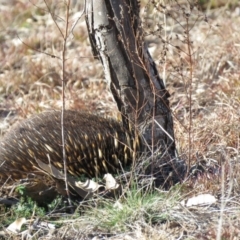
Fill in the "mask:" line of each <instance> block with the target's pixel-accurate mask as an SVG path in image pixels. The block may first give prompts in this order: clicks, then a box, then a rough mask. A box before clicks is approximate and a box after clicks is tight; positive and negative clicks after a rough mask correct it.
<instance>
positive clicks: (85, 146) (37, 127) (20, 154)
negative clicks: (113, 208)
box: [0, 110, 133, 179]
mask: <svg viewBox="0 0 240 240" xmlns="http://www.w3.org/2000/svg"><path fill="white" fill-rule="evenodd" d="M60 119H61V112H60V111H52V112H45V113H41V114H38V115H35V116H33V117H31V118H29V119H27V120H24V121H22V122H21V123H20V124H18V125H16V126H15V127H13V128H12V129H11V130H10V131H9V132H8V133H7V134H6V135H5V136H4V137H3V139H2V140H1V142H0V178H2V179H6V178H7V177H9V176H11V178H12V179H21V178H24V177H26V176H27V175H28V174H29V173H37V172H38V171H39V170H37V168H36V167H38V166H37V163H36V159H37V160H40V161H42V162H43V163H47V164H48V163H49V162H50V163H51V164H52V165H53V166H54V167H56V168H58V169H60V170H61V169H63V158H62V136H61V120H60ZM64 131H65V149H66V159H67V171H68V173H69V174H71V175H73V176H81V175H83V174H84V175H85V176H86V177H95V176H99V175H101V174H104V173H107V172H111V173H113V172H116V169H119V168H120V167H122V166H126V165H128V164H129V163H131V159H132V155H133V151H132V147H133V138H131V134H130V133H129V132H128V131H127V130H126V129H124V127H123V126H122V124H121V123H119V122H117V121H115V120H112V119H107V118H104V117H101V116H99V115H91V114H88V113H82V112H77V111H70V110H68V111H65V113H64ZM121 165H122V166H121Z"/></svg>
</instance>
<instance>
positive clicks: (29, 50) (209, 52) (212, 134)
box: [0, 0, 240, 239]
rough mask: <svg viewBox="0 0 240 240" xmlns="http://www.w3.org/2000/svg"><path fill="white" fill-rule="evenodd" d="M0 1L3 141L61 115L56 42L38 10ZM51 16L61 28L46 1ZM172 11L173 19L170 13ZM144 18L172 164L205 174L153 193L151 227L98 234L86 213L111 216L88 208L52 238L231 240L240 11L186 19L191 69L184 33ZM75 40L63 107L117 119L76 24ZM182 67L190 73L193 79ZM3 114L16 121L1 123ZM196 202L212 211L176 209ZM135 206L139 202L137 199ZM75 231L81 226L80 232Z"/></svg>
mask: <svg viewBox="0 0 240 240" xmlns="http://www.w3.org/2000/svg"><path fill="white" fill-rule="evenodd" d="M1 2H5V4H1V5H0V11H1V15H0V42H1V45H0V117H1V119H0V120H1V121H0V133H1V134H4V133H5V132H6V131H7V129H8V128H9V126H10V125H12V123H13V122H15V121H18V120H19V119H21V118H26V117H29V116H30V115H31V114H34V113H36V112H41V111H44V110H46V109H56V108H57V109H60V108H61V77H60V74H59V73H60V72H61V60H59V59H58V57H61V49H62V44H61V41H62V39H61V37H60V35H59V32H58V31H57V29H56V26H55V25H54V22H53V21H52V19H51V16H50V14H49V13H48V12H47V11H46V7H45V5H44V4H43V1H37V0H35V1H32V2H34V4H35V5H33V4H32V2H30V1H27V0H26V1H23V0H22V1H17V0H12V1H0V3H1ZM145 2H146V1H145ZM13 4H15V5H13ZM13 6H14V7H13ZM36 6H37V7H36ZM175 7H176V6H175ZM51 8H52V11H53V12H54V14H56V15H57V16H58V17H57V21H58V23H59V24H60V26H61V23H63V21H64V20H63V19H64V9H63V7H62V6H61V5H60V4H57V3H55V4H54V1H53V2H52V5H51ZM80 9H81V4H78V5H73V6H72V14H71V18H70V21H71V22H70V24H73V22H74V21H75V20H76V17H77V15H76V13H77V12H78V11H79V10H80ZM174 9H175V8H174V7H173V8H172V11H173V12H172V13H173V15H174V14H177V13H176V12H174ZM149 12H151V15H149ZM142 14H143V16H144V17H145V19H146V23H144V24H148V25H145V26H148V28H147V30H148V33H149V36H148V41H149V43H150V47H151V48H150V51H151V53H152V54H153V56H154V59H155V60H156V63H157V64H158V68H159V72H160V73H162V72H163V71H165V72H166V86H167V89H168V90H169V91H170V93H171V104H172V106H171V107H172V111H173V114H174V119H175V134H176V143H177V148H178V150H179V155H180V156H181V158H183V159H185V160H186V161H187V162H188V163H190V165H193V164H195V163H198V164H199V163H202V162H205V167H206V166H207V167H208V171H207V172H206V173H205V174H202V175H198V176H197V177H195V178H191V179H188V180H186V182H184V183H182V184H180V185H179V186H175V187H174V188H173V189H171V191H169V192H161V194H164V200H162V198H156V199H155V198H154V203H152V205H151V208H152V210H153V211H155V213H159V214H160V213H161V216H164V217H163V219H161V220H159V219H158V220H159V221H156V222H154V223H152V222H151V221H149V220H148V218H146V217H145V215H144V217H143V215H138V218H136V219H134V220H132V221H131V223H129V222H127V223H124V224H123V225H122V226H125V227H126V229H125V228H124V229H121V227H122V226H121V227H119V226H118V225H115V226H114V227H119V228H117V229H116V228H113V229H110V228H109V226H108V225H107V224H105V225H104V226H105V229H104V226H101V228H100V227H99V224H98V222H97V221H99V219H98V218H96V217H95V218H94V217H93V216H94V214H97V215H98V217H99V215H101V214H102V216H105V215H107V214H109V215H110V214H112V213H113V211H114V210H113V209H111V208H110V209H109V208H107V207H106V208H105V209H104V210H101V211H105V212H104V213H103V212H98V213H96V212H97V211H100V209H98V208H92V210H91V211H89V212H90V213H89V214H90V215H84V216H81V217H79V218H78V219H77V220H72V222H71V224H70V223H66V224H64V225H63V227H62V228H61V230H60V231H59V232H58V233H56V234H55V236H56V238H58V237H60V236H63V235H64V236H65V239H72V237H73V236H74V237H76V238H78V239H92V238H93V237H95V236H98V235H101V234H103V235H104V236H106V237H108V238H109V239H238V238H239V236H240V233H239V229H240V223H239V220H238V218H239V211H240V208H239V204H240V202H239V194H240V186H239V182H240V179H239V174H238V172H239V171H240V167H239V160H240V153H239V151H240V147H239V145H240V124H239V121H240V111H239V109H240V77H239V76H240V58H239V56H240V44H239V43H240V32H239V26H240V6H235V7H234V8H228V7H226V6H224V7H221V8H216V9H215V10H209V11H208V12H207V13H206V15H207V16H208V17H207V19H206V18H205V15H204V14H202V13H199V12H197V11H196V12H194V13H193V14H192V15H191V16H190V18H189V19H190V23H189V24H192V25H193V26H194V27H193V28H192V29H191V31H190V38H191V40H192V41H193V45H192V52H193V54H192V56H191V60H190V58H189V55H187V54H185V53H184V51H186V50H187V48H186V44H184V42H183V40H184V28H185V27H186V25H183V26H184V27H180V25H179V24H178V23H176V21H174V20H173V19H172V18H167V22H165V23H164V18H163V15H161V13H160V12H158V11H156V9H155V10H153V6H152V5H151V6H150V7H149V9H148V14H147V15H146V14H144V9H143V11H142ZM177 17H178V18H177V19H178V20H179V22H180V23H183V22H184V21H185V19H184V17H183V16H182V15H181V14H180V15H177ZM195 20H197V21H196V23H195ZM204 20H207V21H204ZM156 23H163V24H165V25H166V27H167V28H166V29H167V30H166V32H165V34H166V35H165V37H168V36H171V37H172V39H171V44H170V45H164V44H163V42H162V40H161V38H160V37H159V35H161V36H162V34H163V33H161V34H160V32H158V31H156V28H157V24H156ZM193 23H194V24H193ZM153 32H154V33H153ZM73 33H74V35H73V37H71V38H70V39H69V42H68V44H67V47H68V51H67V58H68V60H67V62H66V73H67V77H68V82H67V87H66V107H67V108H70V109H83V110H89V111H91V112H98V113H99V112H100V113H102V114H104V115H108V116H116V114H115V113H116V109H117V108H116V105H115V103H114V101H113V98H112V96H111V94H110V93H109V91H108V90H107V86H106V83H105V81H104V78H103V77H104V76H103V71H102V67H101V64H100V63H99V62H97V61H95V60H94V59H93V57H92V54H91V49H90V46H89V44H88V40H87V37H88V35H87V32H86V27H85V24H84V22H83V21H81V22H79V23H78V24H77V26H76V28H75V29H74V31H73ZM152 33H153V34H152ZM176 46H178V47H179V48H180V49H181V51H179V48H176ZM166 47H167V52H166V55H164V52H165V50H166ZM35 49H37V50H38V51H35ZM44 53H48V54H50V55H51V56H52V57H51V56H49V55H46V54H44ZM53 56H56V57H53ZM163 60H164V61H163ZM190 67H192V70H193V71H192V74H191V75H190V72H189V68H190ZM190 87H191V92H190V91H189V89H190ZM190 93H191V111H190V105H189V103H190V102H189V96H190V95H189V94H190ZM11 111H12V112H13V113H14V114H12V115H11V114H9V113H11ZM190 119H192V122H191V135H189V126H190ZM189 136H191V141H190V144H191V151H190V152H189ZM189 153H190V154H189ZM216 165H217V166H219V167H217V168H216ZM201 193H210V194H213V195H214V196H215V197H216V198H217V199H218V202H217V203H216V204H215V205H213V206H206V207H199V206H197V207H193V208H190V209H189V208H185V207H181V205H179V203H180V201H181V200H183V199H187V198H189V197H191V196H194V195H198V194H201ZM161 196H162V195H161ZM140 199H145V198H144V196H141V197H140ZM134 201H135V202H134ZM134 201H133V203H132V204H133V205H131V208H130V209H134V208H135V207H136V206H140V208H141V207H142V208H141V211H143V212H144V211H145V213H146V214H150V215H151V216H153V213H152V212H151V213H149V212H148V209H146V205H139V204H140V203H141V204H142V201H141V200H139V196H138V198H136V199H134ZM139 202H140V203H139ZM124 203H125V202H124V201H123V204H124ZM169 203H171V204H169ZM108 204H109V203H108ZM103 205H104V203H103ZM220 210H222V211H220ZM115 211H116V210H115ZM141 211H140V212H138V213H142V212H141ZM129 213H131V212H128V214H129ZM91 214H92V215H91ZM120 218H121V219H123V217H120ZM89 219H90V220H91V221H89ZM94 219H95V220H94ZM100 219H101V217H100ZM219 219H221V220H222V223H221V222H219ZM219 224H221V226H220V228H219V229H221V238H219V230H218V226H219ZM76 226H78V228H79V226H81V227H80V228H81V229H84V231H83V230H82V231H80V230H79V229H78V228H76ZM110 230H111V231H110ZM65 231H66V232H65ZM95 233H96V234H95ZM85 237H86V238H85ZM99 238H100V239H101V237H99ZM45 239H47V237H46V238H45ZM96 239H97V238H96Z"/></svg>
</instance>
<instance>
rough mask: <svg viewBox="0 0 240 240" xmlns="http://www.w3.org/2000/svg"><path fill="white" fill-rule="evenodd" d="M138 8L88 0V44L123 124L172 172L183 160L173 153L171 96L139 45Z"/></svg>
mask: <svg viewBox="0 0 240 240" xmlns="http://www.w3.org/2000/svg"><path fill="white" fill-rule="evenodd" d="M139 10H140V6H139V3H138V1H137V0H87V1H86V23H87V28H88V31H89V38H90V43H91V46H92V50H93V54H94V56H95V57H97V58H98V59H100V61H101V62H102V65H103V68H104V73H105V78H106V80H107V82H108V84H109V87H110V89H111V91H112V94H113V96H114V98H115V100H116V102H117V106H118V109H119V111H121V114H122V119H123V123H124V124H125V125H126V126H129V125H131V126H134V127H135V129H136V130H137V132H138V133H139V134H140V135H141V137H142V140H143V142H144V145H145V146H146V148H145V151H146V149H148V151H149V152H150V153H151V156H154V157H155V158H154V162H155V163H156V162H158V163H157V165H158V166H159V164H160V162H159V161H158V159H164V162H165V163H166V162H168V163H169V162H171V164H172V166H173V169H174V170H176V168H178V167H179V165H181V167H183V166H184V164H183V163H180V161H179V160H178V159H177V156H176V146H175V139H174V130H173V119H172V114H171V110H170V108H169V100H168V98H169V96H170V95H169V93H168V91H167V90H166V88H165V86H164V83H163V81H162V79H161V78H160V77H159V74H158V71H157V68H156V65H155V63H154V61H153V59H152V57H151V55H150V54H149V52H148V49H147V46H146V45H145V44H144V39H143V34H142V29H141V23H140V18H139ZM156 156H157V158H156ZM176 163H177V165H178V166H177V165H176ZM161 164H162V161H161ZM157 165H156V164H154V165H153V166H154V167H153V168H156V166H157ZM152 170H153V169H152ZM181 171H183V170H181ZM175 173H177V171H175Z"/></svg>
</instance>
